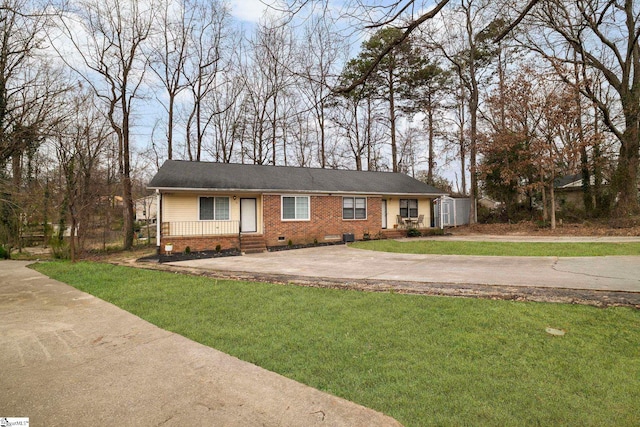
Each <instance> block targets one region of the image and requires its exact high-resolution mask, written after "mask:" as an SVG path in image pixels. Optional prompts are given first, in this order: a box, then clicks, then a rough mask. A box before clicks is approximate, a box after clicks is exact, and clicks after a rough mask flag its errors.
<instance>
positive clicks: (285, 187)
mask: <svg viewBox="0 0 640 427" xmlns="http://www.w3.org/2000/svg"><path fill="white" fill-rule="evenodd" d="M148 188H149V189H153V190H207V191H256V192H295V193H359V194H415V195H436V196H438V195H442V194H446V192H444V191H442V190H438V189H437V188H435V187H433V186H431V185H427V184H425V183H423V182H421V181H418V180H417V179H414V178H411V177H410V176H408V175H405V174H401V173H392V172H365V171H351V170H342V169H314V168H300V167H287V166H265V165H241V164H234V163H210V162H189V161H181V160H167V161H166V162H164V164H163V165H162V166H161V167H160V170H159V171H158V173H157V174H156V176H154V177H153V179H152V180H151V182H150V183H149V186H148Z"/></svg>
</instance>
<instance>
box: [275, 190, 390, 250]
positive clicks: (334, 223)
mask: <svg viewBox="0 0 640 427" xmlns="http://www.w3.org/2000/svg"><path fill="white" fill-rule="evenodd" d="M309 198H310V201H309V202H310V214H311V215H310V220H309V221H283V220H282V217H281V196H280V195H265V196H264V198H263V203H264V206H263V212H264V236H265V241H266V244H267V246H279V245H286V244H288V242H289V240H291V243H292V244H294V245H296V244H306V243H314V241H317V242H318V243H322V242H327V241H332V239H327V237H329V238H331V237H336V238H337V239H336V240H342V235H343V234H344V233H352V234H354V237H355V239H356V240H361V239H362V238H363V235H364V233H365V232H368V233H370V234H371V236H374V235H375V234H377V233H379V232H380V231H381V228H382V225H381V224H382V216H381V215H382V212H381V210H382V197H379V196H377V197H376V196H372V197H367V219H364V220H345V219H342V196H328V195H327V196H309Z"/></svg>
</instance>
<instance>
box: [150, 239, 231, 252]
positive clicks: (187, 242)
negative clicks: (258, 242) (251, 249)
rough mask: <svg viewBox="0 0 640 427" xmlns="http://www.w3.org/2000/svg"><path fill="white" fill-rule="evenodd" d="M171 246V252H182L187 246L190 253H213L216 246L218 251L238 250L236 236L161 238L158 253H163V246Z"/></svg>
mask: <svg viewBox="0 0 640 427" xmlns="http://www.w3.org/2000/svg"><path fill="white" fill-rule="evenodd" d="M167 243H171V244H173V252H174V253H179V252H184V251H185V249H186V248H187V246H188V247H189V249H190V250H191V252H199V251H213V250H215V249H216V246H217V245H220V249H221V250H224V249H234V248H236V249H240V243H239V241H238V235H237V234H236V235H233V236H189V237H163V238H162V239H160V253H163V254H164V253H165V250H164V245H166V244H167Z"/></svg>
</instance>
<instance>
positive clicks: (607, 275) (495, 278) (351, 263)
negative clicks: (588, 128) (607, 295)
mask: <svg viewBox="0 0 640 427" xmlns="http://www.w3.org/2000/svg"><path fill="white" fill-rule="evenodd" d="M636 240H637V239H636ZM594 244H595V242H594ZM170 265H174V266H179V267H191V268H198V269H203V270H212V271H233V272H242V273H253V274H256V273H257V274H277V275H284V276H295V277H309V278H316V279H318V278H319V279H321V278H329V279H345V280H352V279H353V280H369V281H387V282H398V281H399V282H413V283H416V284H419V283H425V284H444V285H447V284H449V285H489V286H492V285H493V286H511V287H536V288H556V289H565V288H568V289H584V290H597V291H613V292H619V291H622V292H640V257H638V256H606V257H575V258H558V257H488V256H459V255H413V254H392V253H383V252H374V251H367V250H360V249H353V248H350V247H348V246H344V245H339V246H325V247H316V248H307V249H297V250H291V251H280V252H268V253H262V254H253V255H245V256H242V257H227V258H211V259H200V260H191V261H180V262H175V263H170ZM416 286H418V285H416Z"/></svg>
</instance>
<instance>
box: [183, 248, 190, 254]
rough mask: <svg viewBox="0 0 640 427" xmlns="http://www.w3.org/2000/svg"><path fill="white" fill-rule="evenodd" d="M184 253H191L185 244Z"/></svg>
mask: <svg viewBox="0 0 640 427" xmlns="http://www.w3.org/2000/svg"><path fill="white" fill-rule="evenodd" d="M184 253H185V254H190V253H191V248H190V247H189V246H187V247H186V248H184Z"/></svg>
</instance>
